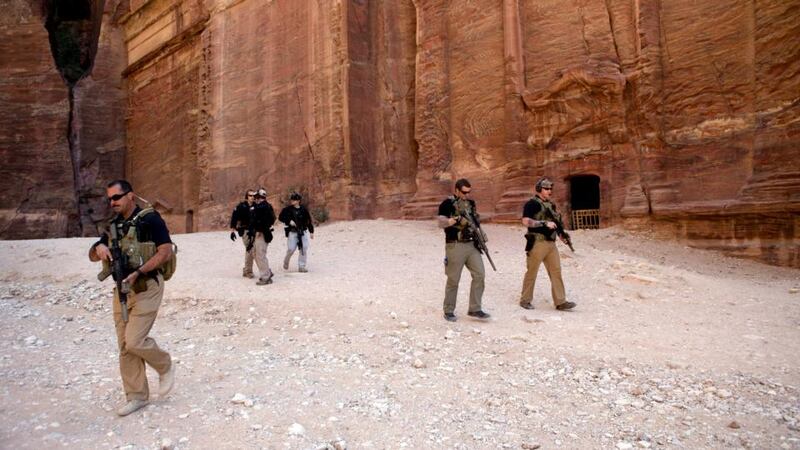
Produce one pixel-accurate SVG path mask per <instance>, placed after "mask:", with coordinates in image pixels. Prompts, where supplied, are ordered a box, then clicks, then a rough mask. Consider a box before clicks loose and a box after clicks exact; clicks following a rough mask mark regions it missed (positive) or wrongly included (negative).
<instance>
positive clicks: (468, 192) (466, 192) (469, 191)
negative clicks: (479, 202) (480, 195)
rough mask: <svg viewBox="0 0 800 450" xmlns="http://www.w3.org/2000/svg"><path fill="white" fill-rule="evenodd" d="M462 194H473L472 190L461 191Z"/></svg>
mask: <svg viewBox="0 0 800 450" xmlns="http://www.w3.org/2000/svg"><path fill="white" fill-rule="evenodd" d="M461 193H462V194H464V195H469V194H471V193H472V189H470V190H468V191H465V190H463V189H461Z"/></svg>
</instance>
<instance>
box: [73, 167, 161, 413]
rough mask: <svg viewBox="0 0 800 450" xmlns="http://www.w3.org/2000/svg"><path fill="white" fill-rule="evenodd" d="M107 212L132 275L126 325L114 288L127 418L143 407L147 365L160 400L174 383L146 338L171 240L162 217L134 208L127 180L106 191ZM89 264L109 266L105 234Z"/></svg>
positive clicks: (158, 299) (151, 341) (147, 393)
mask: <svg viewBox="0 0 800 450" xmlns="http://www.w3.org/2000/svg"><path fill="white" fill-rule="evenodd" d="M106 196H107V198H108V201H109V204H110V206H111V209H112V210H113V211H114V212H115V213H117V216H116V217H115V218H114V219H113V220H112V222H111V224H110V227H115V228H116V230H118V233H117V235H118V236H119V241H120V247H121V248H122V251H123V253H124V254H126V255H128V261H129V266H130V267H128V270H129V271H130V275H128V277H127V278H125V280H124V283H126V284H127V285H129V286H131V287H132V288H133V290H132V291H131V292H130V293H129V294H128V302H127V305H126V307H127V309H128V317H129V318H128V322H124V321H123V320H122V311H121V306H120V303H119V299H118V298H116V297H117V292H116V289H115V292H114V294H115V301H114V307H113V309H114V325H115V327H116V330H117V343H118V344H119V368H120V374H121V376H122V386H123V388H124V389H125V397H126V400H127V403H125V404H124V405H122V406H121V407H120V408H119V409H118V410H117V414H119V415H120V416H127V415H128V414H130V413H132V412H134V411H136V410H138V409H140V408H142V407H144V406H146V405H147V402H148V400H149V396H150V391H149V387H148V384H147V376H146V373H145V364H146V365H149V366H150V367H152V368H153V369H155V370H156V372H158V374H159V396H160V397H161V398H164V397H166V395H167V394H169V392H170V390H171V389H172V386H173V384H174V381H175V366H174V364H172V358H171V357H170V355H169V353H167V352H165V351H164V350H162V349H161V348H160V347H159V346H158V344H157V343H156V341H155V340H154V339H153V338H151V337H149V336H148V333H149V332H150V329H151V328H152V326H153V323H154V322H155V320H156V316H157V315H158V308H159V306H160V305H161V300H162V298H163V297H164V277H163V275H162V272H161V269H162V267H163V265H164V263H165V262H167V261H168V260H170V259H171V258H172V253H173V249H172V241H171V239H170V237H169V230H167V225H166V224H165V223H164V220H163V219H162V218H161V216H160V215H159V214H158V212H156V211H155V210H153V209H152V208H148V210H149V211H148V210H142V208H140V207H139V206H137V205H136V200H135V196H134V193H133V187H132V186H131V184H130V183H129V182H127V181H126V180H115V181H112V182H111V183H109V184H108V186H107V188H106ZM89 259H90V260H91V261H100V260H103V261H109V262H110V261H111V260H112V256H111V251H110V249H109V235H108V233H105V234H103V236H102V237H101V238H100V240H99V241H97V242H96V243H95V244H94V245H93V246H92V248H91V249H90V250H89Z"/></svg>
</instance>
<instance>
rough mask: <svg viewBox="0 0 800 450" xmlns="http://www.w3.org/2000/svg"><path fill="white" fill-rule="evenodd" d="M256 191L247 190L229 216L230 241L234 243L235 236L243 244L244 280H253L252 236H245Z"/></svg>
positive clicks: (253, 206)
mask: <svg viewBox="0 0 800 450" xmlns="http://www.w3.org/2000/svg"><path fill="white" fill-rule="evenodd" d="M255 201H256V191H255V190H252V189H248V190H247V192H246V193H245V195H244V201H242V202H239V204H238V205H236V208H234V209H233V214H231V240H232V241H234V242H235V241H236V235H237V234H238V235H239V237H241V238H242V244H244V268H243V269H242V276H243V277H245V278H253V277H254V276H255V275H253V258H254V256H255V250H254V249H253V236H251V235H250V234H246V233H245V231H247V229H248V228H250V220H251V217H252V215H253V209H254V208H255Z"/></svg>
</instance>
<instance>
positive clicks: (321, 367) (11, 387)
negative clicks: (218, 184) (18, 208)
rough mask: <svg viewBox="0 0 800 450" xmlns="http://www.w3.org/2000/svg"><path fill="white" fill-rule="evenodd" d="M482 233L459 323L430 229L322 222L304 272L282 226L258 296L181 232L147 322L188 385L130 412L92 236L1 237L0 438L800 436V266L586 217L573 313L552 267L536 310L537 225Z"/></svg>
mask: <svg viewBox="0 0 800 450" xmlns="http://www.w3.org/2000/svg"><path fill="white" fill-rule="evenodd" d="M486 228H487V231H488V234H489V237H490V241H489V247H490V248H491V251H492V257H493V259H494V260H495V263H496V264H497V266H498V271H497V272H492V271H491V268H489V265H488V263H487V264H486V267H487V284H486V293H485V295H484V309H485V310H486V311H488V312H490V313H491V314H492V318H491V319H490V320H489V321H486V322H480V321H477V320H472V319H470V318H468V317H467V316H466V307H467V293H468V286H469V279H470V277H469V274H468V273H467V272H466V271H465V273H464V276H463V277H462V283H461V289H460V291H459V304H458V310H457V314H458V322H456V323H454V324H451V323H448V322H446V321H444V320H443V319H442V316H441V310H442V297H443V292H444V283H445V276H444V270H443V265H442V259H443V256H444V239H443V236H442V232H441V231H440V230H438V229H436V228H435V226H434V225H433V223H430V222H403V221H382V220H378V221H356V222H340V223H333V224H329V225H324V226H321V227H319V229H318V231H317V236H316V239H315V240H313V241H312V242H311V247H312V248H311V256H310V264H309V269H310V272H309V273H298V272H297V266H296V256H295V260H294V261H293V262H292V266H291V267H290V270H289V271H284V270H283V269H282V268H281V267H280V262H281V259H282V256H283V253H284V252H285V249H286V243H285V240H284V239H282V234H280V233H279V237H277V238H276V240H275V242H274V243H273V244H272V245H271V246H270V249H269V259H270V263H271V264H272V268H273V270H274V271H275V272H276V277H275V283H274V284H272V285H268V286H256V285H255V283H254V280H248V279H244V278H242V277H241V266H242V259H243V258H242V256H243V255H242V253H243V251H242V247H241V245H240V243H239V242H236V243H232V242H230V240H229V239H228V237H227V233H224V232H213V233H196V234H189V235H175V236H173V239H174V240H175V242H176V243H177V244H178V246H179V248H180V253H179V262H178V264H179V268H178V272H177V273H176V275H175V277H174V278H173V280H172V281H170V282H168V284H167V290H166V295H165V302H164V304H163V305H162V308H161V311H160V315H159V318H158V320H157V321H156V324H155V327H154V329H153V331H152V332H151V336H153V337H155V338H156V340H157V341H158V342H159V344H160V345H162V346H163V347H165V348H166V349H167V350H168V351H170V352H171V353H172V355H173V358H174V359H175V360H176V361H177V363H178V365H177V370H178V372H177V377H178V378H177V385H176V388H175V389H174V391H173V393H171V394H170V395H169V396H168V398H166V399H158V398H154V399H153V402H152V403H151V405H150V406H148V407H147V408H145V409H144V410H142V411H139V412H137V413H135V414H133V415H131V416H129V417H126V418H119V417H117V416H116V415H115V414H114V412H113V411H114V408H115V407H116V406H117V405H118V404H119V403H120V402H121V401H122V398H123V396H122V389H121V386H120V384H121V383H120V381H119V375H118V368H117V355H116V342H115V340H116V338H115V336H114V332H113V322H112V319H111V313H110V306H111V295H110V292H111V283H110V282H106V283H100V282H98V281H97V280H96V278H95V275H96V273H97V272H98V270H99V266H98V265H96V264H93V263H90V262H89V261H88V259H87V258H86V251H87V249H88V247H89V245H91V243H92V241H93V240H92V239H52V240H32V241H5V242H0V384H2V387H0V447H2V448H63V447H67V448H161V447H164V448H275V449H278V448H291V449H325V448H331V449H332V448H340V449H341V448H348V449H361V448H385V449H398V448H412V449H427V448H463V449H484V448H537V446H541V447H542V448H556V447H564V448H620V449H624V448H634V447H640V448H651V447H652V448H681V447H684V448H720V447H752V448H800V432H799V431H798V427H800V400H799V399H798V398H799V397H800V393H799V392H798V386H800V370H799V369H800V358H799V357H798V355H800V293H798V290H799V289H800V271H797V270H793V269H787V268H776V267H772V266H767V265H763V264H760V263H756V262H751V261H745V260H738V259H732V258H727V257H723V256H721V255H718V254H715V253H712V252H707V251H700V250H694V249H689V248H686V247H684V246H682V245H680V244H677V243H672V242H663V241H655V240H652V239H650V238H649V237H648V236H646V235H643V234H629V233H626V232H623V231H621V230H619V229H615V228H610V229H604V230H598V231H576V232H574V233H573V240H574V242H575V246H576V250H577V253H575V254H571V253H570V252H569V250H566V247H561V248H562V264H563V266H564V279H565V283H566V287H567V296H568V298H569V299H570V300H572V301H575V302H577V303H578V308H577V309H576V310H575V311H574V312H559V311H555V310H554V309H553V306H552V303H551V300H550V294H549V293H550V286H549V281H548V279H547V276H546V273H545V272H544V269H542V271H541V273H540V275H539V280H538V283H537V287H536V292H535V306H536V309H535V310H533V311H526V310H523V309H521V308H519V307H518V306H517V301H518V296H519V291H520V288H521V282H522V276H523V273H524V251H523V247H524V239H523V238H522V235H523V229H522V228H521V227H512V226H500V225H491V224H490V225H487V226H486ZM559 245H560V244H559ZM150 375H151V381H152V384H153V386H152V388H153V390H155V388H156V386H157V376H156V374H155V373H154V372H151V373H150Z"/></svg>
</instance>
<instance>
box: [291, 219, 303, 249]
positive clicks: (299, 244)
mask: <svg viewBox="0 0 800 450" xmlns="http://www.w3.org/2000/svg"><path fill="white" fill-rule="evenodd" d="M299 211H300V208H292V217H293V218H294V228H295V230H297V248H298V249H300V253H302V254H305V253H304V252H305V250H303V235H304V234H305V232H304V231H303V228H302V227H301V226H300V214H299Z"/></svg>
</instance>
